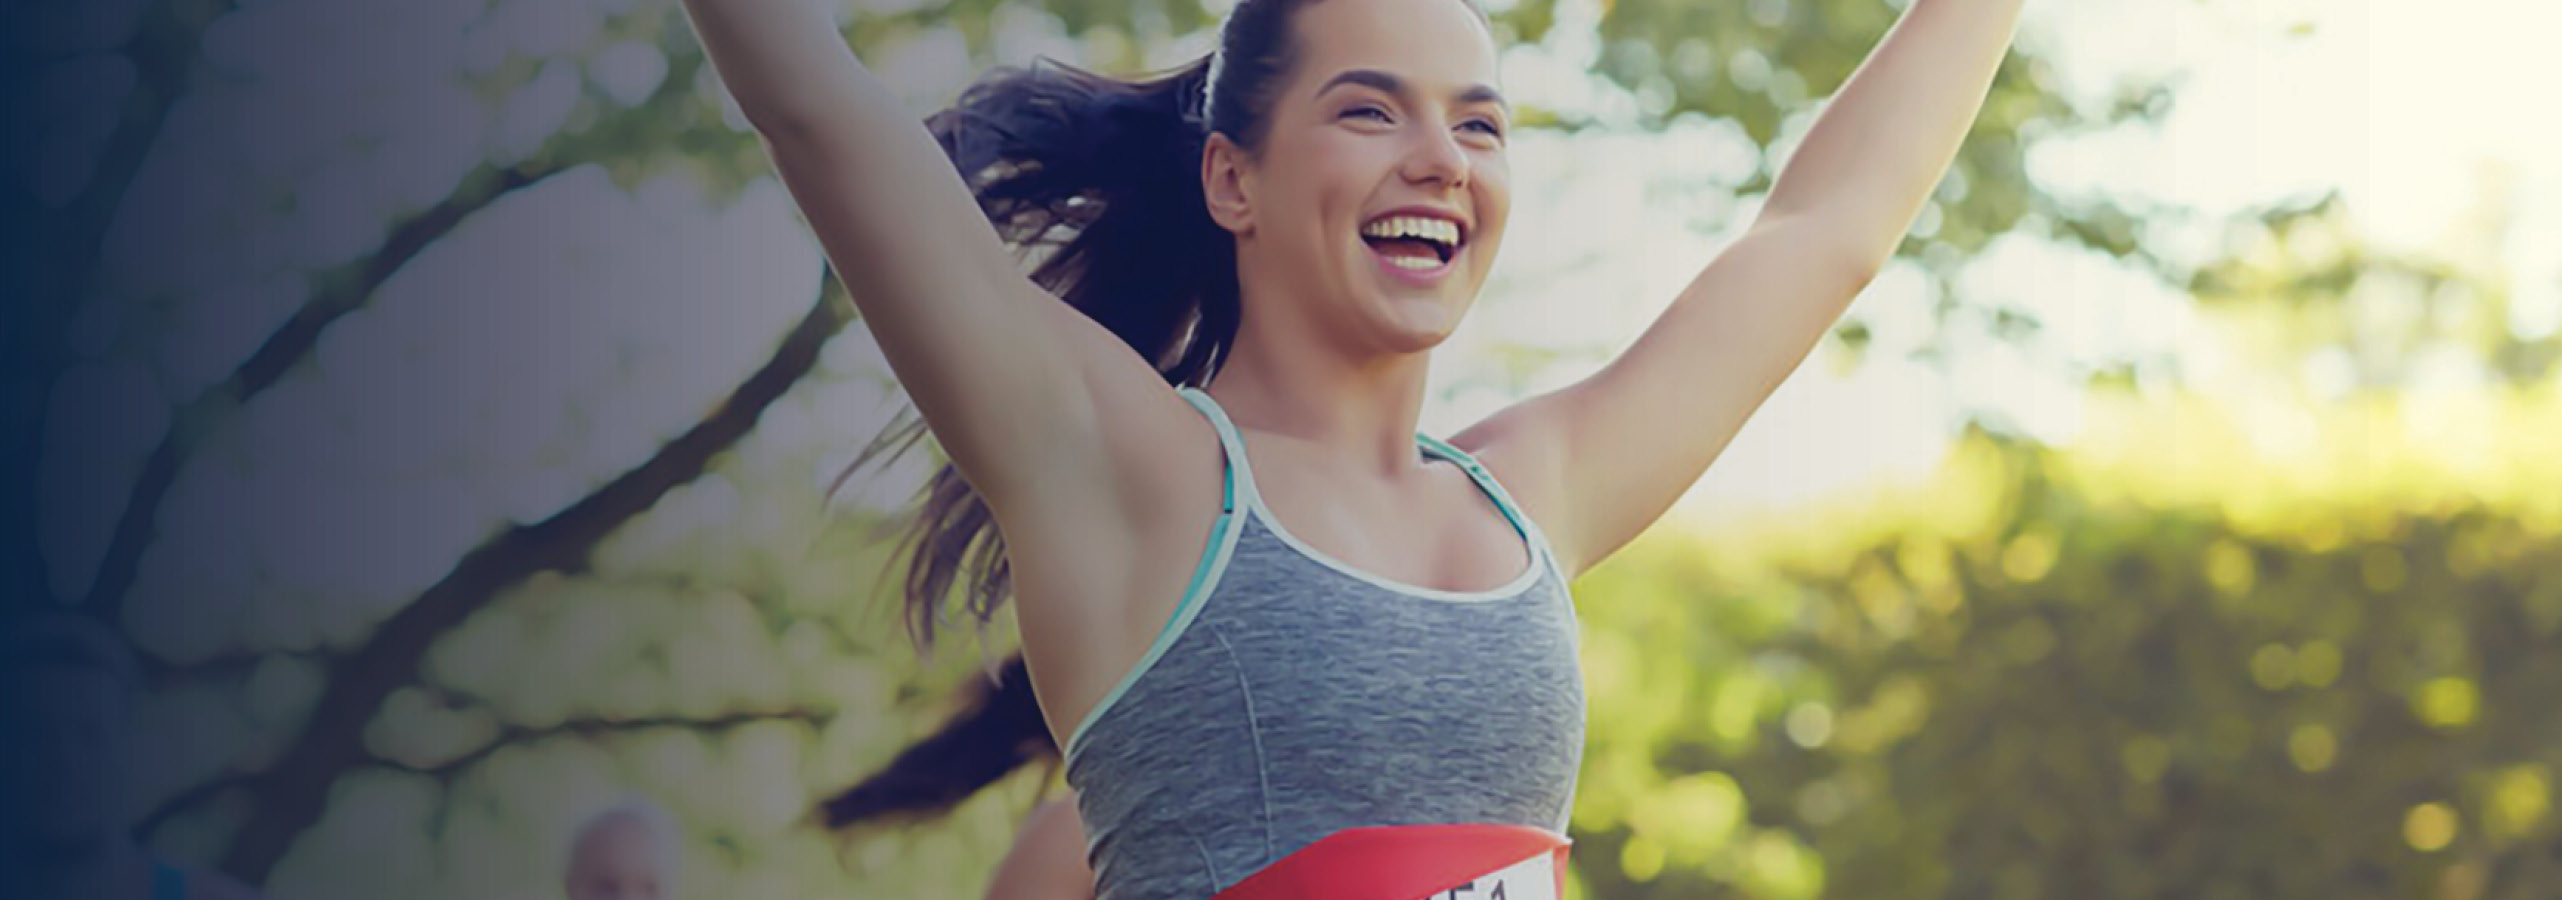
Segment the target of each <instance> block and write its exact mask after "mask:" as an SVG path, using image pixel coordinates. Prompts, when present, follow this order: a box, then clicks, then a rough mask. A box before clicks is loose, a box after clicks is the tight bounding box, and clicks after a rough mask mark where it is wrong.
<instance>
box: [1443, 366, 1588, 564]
mask: <svg viewBox="0 0 2562 900" xmlns="http://www.w3.org/2000/svg"><path fill="white" fill-rule="evenodd" d="M1570 402H1571V401H1570V400H1569V399H1567V398H1566V397H1564V396H1561V395H1559V394H1547V395H1541V396H1536V397H1531V398H1529V399H1526V400H1522V401H1520V402H1518V403H1515V404H1513V405H1511V406H1507V407H1505V408H1503V409H1501V410H1497V411H1496V412H1495V413H1493V414H1492V415H1489V416H1487V417H1485V418H1484V419H1481V420H1479V421H1477V422H1476V423H1475V424H1473V425H1470V426H1468V427H1467V428H1466V429H1463V430H1461V431H1460V432H1459V433H1457V434H1455V435H1452V436H1451V437H1450V445H1451V446H1453V447H1457V448H1459V449H1460V450H1461V451H1464V452H1466V453H1467V454H1468V455H1470V456H1473V457H1476V460H1477V462H1478V463H1480V464H1483V465H1484V466H1485V467H1486V471H1487V472H1488V473H1489V474H1492V475H1493V476H1494V478H1495V481H1497V482H1499V483H1501V484H1502V485H1503V489H1504V493H1507V494H1510V495H1512V499H1513V501H1514V502H1515V503H1518V504H1520V506H1521V511H1522V513H1523V514H1524V515H1527V516H1529V517H1530V519H1531V521H1534V522H1537V523H1538V524H1539V530H1540V531H1542V532H1544V533H1546V534H1547V536H1548V541H1549V544H1550V545H1551V546H1552V547H1553V548H1554V549H1555V550H1556V553H1557V556H1558V561H1559V562H1560V563H1561V564H1562V565H1563V566H1564V567H1565V569H1566V572H1567V574H1568V575H1574V574H1577V573H1579V572H1581V571H1582V565H1581V560H1582V559H1583V557H1582V556H1581V554H1580V552H1579V551H1580V549H1581V548H1578V547H1575V546H1573V545H1572V541H1571V536H1572V535H1574V534H1575V533H1576V531H1575V529H1574V527H1573V521H1572V520H1573V516H1574V509H1573V504H1572V499H1573V498H1572V496H1571V494H1572V491H1570V490H1568V484H1569V481H1570V479H1569V478H1568V475H1569V473H1568V471H1567V468H1568V464H1569V462H1570V460H1569V459H1568V458H1567V457H1568V456H1569V454H1568V453H1567V452H1566V451H1567V447H1568V443H1567V442H1566V441H1565V440H1563V434H1564V432H1565V429H1566V428H1567V427H1569V423H1568V422H1567V421H1566V416H1567V413H1568V412H1569V411H1570V409H1569V403H1570Z"/></svg>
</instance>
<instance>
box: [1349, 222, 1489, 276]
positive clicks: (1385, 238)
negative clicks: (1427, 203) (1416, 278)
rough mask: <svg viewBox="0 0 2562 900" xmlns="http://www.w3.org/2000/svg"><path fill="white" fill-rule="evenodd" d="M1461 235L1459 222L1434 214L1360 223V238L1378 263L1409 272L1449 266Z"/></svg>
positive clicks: (1458, 245) (1457, 250)
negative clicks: (1361, 224)
mask: <svg viewBox="0 0 2562 900" xmlns="http://www.w3.org/2000/svg"><path fill="white" fill-rule="evenodd" d="M1464 238H1465V233H1464V232H1462V231H1461V230H1460V228H1459V223H1457V222H1454V221H1451V220H1449V219H1444V218H1439V217H1436V216H1416V215H1390V216H1381V217H1379V218H1376V219H1372V220H1370V222H1369V224H1366V225H1363V226H1361V241H1362V242H1363V243H1366V244H1369V245H1370V251H1371V252H1372V253H1375V254H1378V256H1379V259H1380V261H1381V262H1383V263H1386V264H1387V265H1389V266H1392V267H1395V268H1399V269H1406V270H1410V271H1430V270H1433V269H1438V268H1441V267H1442V266H1445V265H1448V264H1449V263H1450V259H1451V257H1454V256H1457V255H1458V254H1459V248H1460V247H1461V246H1463V245H1464Z"/></svg>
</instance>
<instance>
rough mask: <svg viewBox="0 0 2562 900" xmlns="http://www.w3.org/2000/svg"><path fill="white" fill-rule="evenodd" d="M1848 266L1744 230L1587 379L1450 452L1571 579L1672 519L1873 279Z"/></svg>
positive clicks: (1834, 255) (1824, 247) (1836, 256)
mask: <svg viewBox="0 0 2562 900" xmlns="http://www.w3.org/2000/svg"><path fill="white" fill-rule="evenodd" d="M1853 258H1854V257H1853V256H1852V255H1851V254H1848V253H1844V252H1839V251H1838V250H1836V249H1835V247H1834V246H1833V244H1832V242H1830V241H1828V240H1826V238H1825V236H1824V235H1823V234H1822V233H1821V231H1820V225H1819V224H1818V223H1817V221H1816V220H1813V219H1807V218H1799V219H1779V220H1765V221H1763V222H1760V223H1756V224H1755V225H1754V227H1753V228H1752V229H1751V230H1749V231H1747V232H1746V233H1745V234H1744V235H1743V236H1742V237H1740V238H1738V239H1736V241H1735V243H1734V244H1733V245H1731V246H1729V247H1727V248H1726V249H1725V250H1724V251H1723V252H1721V253H1719V254H1718V256H1717V257H1716V259H1714V260H1713V261H1711V262H1710V263H1709V264H1708V265H1707V267H1706V268H1704V269H1702V270H1701V271H1700V273H1699V275H1698V276H1697V277H1696V278H1694V279H1692V281H1691V283H1690V284H1689V286H1688V287H1686V288H1684V289H1683V290H1682V292H1681V295H1680V296H1679V297H1677V298H1676V299H1675V300H1674V301H1673V303H1672V305H1671V306H1670V307H1669V308H1667V309H1666V310H1665V311H1664V313H1663V314H1662V315H1661V316H1660V317H1659V318H1657V319H1656V320H1655V322H1654V324H1652V325H1651V326H1649V327H1648V328H1647V329H1646V331H1645V333H1644V334H1642V335H1640V336H1639V337H1638V339H1637V341H1636V343H1635V344H1633V345H1631V346H1630V347H1629V348H1628V349H1627V350H1626V351H1625V352H1623V353H1621V354H1620V355H1619V356H1618V357H1617V358H1615V359H1613V360H1612V361H1611V362H1610V363H1609V364H1608V365H1606V366H1603V367H1602V369H1601V370H1600V371H1598V372H1595V373H1593V374H1592V375H1591V376H1589V377H1586V378H1584V379H1582V380H1581V381H1578V382H1575V383H1573V384H1570V385H1568V386H1566V387H1564V388H1561V389H1558V390H1556V391H1552V392H1549V393H1546V394H1542V395H1539V396H1536V397H1532V398H1530V399H1527V400H1524V401H1521V402H1520V403H1517V404H1515V405H1513V406H1511V407H1508V408H1506V409H1504V410H1501V411H1499V412H1497V413H1496V414H1495V415H1493V416H1490V417H1488V418H1487V420H1486V421H1484V422H1481V423H1478V424H1477V425H1475V426H1473V427H1471V428H1470V429H1468V430H1467V431H1465V432H1462V433H1461V434H1460V435H1459V436H1458V437H1457V438H1455V439H1454V441H1453V442H1454V443H1456V444H1459V445H1460V446H1462V447H1465V448H1468V449H1470V450H1471V452H1474V453H1477V454H1478V455H1479V456H1480V457H1481V458H1483V459H1484V460H1485V461H1486V464H1487V465H1488V466H1489V467H1490V468H1493V469H1495V470H1497V471H1498V472H1499V473H1500V474H1501V476H1502V477H1503V478H1504V479H1505V483H1506V484H1507V485H1511V486H1512V487H1511V490H1512V492H1513V493H1514V494H1515V496H1516V497H1518V498H1520V499H1521V501H1522V503H1523V505H1524V506H1525V507H1530V508H1531V511H1532V512H1534V513H1535V514H1538V515H1540V517H1541V518H1542V521H1543V522H1544V523H1545V524H1543V526H1542V527H1543V529H1545V530H1546V531H1547V532H1548V534H1549V539H1550V543H1551V544H1552V545H1553V546H1554V547H1555V549H1556V551H1557V554H1558V556H1559V559H1560V561H1561V562H1562V563H1564V564H1565V565H1566V566H1567V571H1568V572H1569V573H1570V574H1580V573H1581V572H1582V571H1583V570H1585V569H1588V568H1590V567H1591V566H1592V565H1594V564H1596V563H1598V562H1600V561H1601V560H1602V559H1604V558H1607V557H1608V556H1609V555H1610V554H1612V553H1613V552H1616V551H1617V550H1618V549H1619V548H1620V547H1622V546H1625V545H1626V544H1627V543H1628V542H1629V541H1630V540H1633V539H1634V538H1635V537H1636V536H1637V535H1638V534H1639V533H1640V532H1643V531H1644V530H1645V529H1646V527H1647V526H1649V525H1652V524H1653V523H1654V522H1655V520H1657V519H1659V518H1661V517H1662V516H1663V514H1664V513H1665V511H1667V510H1669V509H1671V508H1672V504H1673V503H1674V501H1676V500H1678V499H1680V497H1681V495H1682V494H1683V493H1685V492H1687V491H1688V490H1689V489H1690V486H1691V485H1692V484H1694V483H1696V482H1697V481H1698V480H1699V477H1700V475H1702V474H1703V473H1705V472H1706V471H1707V469H1708V464H1709V463H1710V462H1712V461H1714V460H1715V459H1716V458H1717V455H1718V454H1719V453H1722V452H1724V450H1725V448H1726V446H1727V445H1728V444H1729V443H1731V442H1732V441H1733V440H1734V437H1735V434H1736V432H1738V431H1740V430H1742V428H1743V425H1744V422H1745V421H1746V420H1747V419H1749V418H1750V417H1751V416H1752V414H1753V411H1754V410H1756V409H1759V408H1760V407H1761V404H1762V401H1763V400H1764V399H1766V398H1768V397H1769V396H1770V393H1771V391H1773V390H1775V389H1776V388H1777V387H1778V386H1779V383H1780V382H1781V381H1782V380H1784V379H1786V378H1787V377H1788V373H1789V372H1791V371H1793V370H1794V369H1795V368H1796V367H1797V365H1798V363H1800V362H1802V361H1803V360H1804V359H1805V358H1806V354H1807V353H1808V352H1810V351H1812V350H1813V349H1814V346H1815V343H1816V342H1817V341H1818V340H1820V339H1822V337H1823V335H1824V332H1825V331H1826V330H1827V329H1829V328H1830V327H1831V325H1832V323H1833V322H1834V321H1835V320H1836V319H1838V318H1839V317H1840V315H1841V312H1842V310H1843V309H1844V308H1845V307H1847V306H1848V305H1849V303H1850V301H1851V299H1852V298H1853V297H1854V296H1856V295H1857V294H1858V292H1859V290H1860V289H1861V287H1863V286H1864V285H1866V284H1867V283H1868V281H1869V279H1870V278H1871V277H1872V271H1871V270H1869V269H1867V268H1866V267H1863V266H1859V265H1855V264H1852V263H1851V262H1846V261H1845V260H1851V259H1853ZM1516 482H1518V484H1517V485H1516V484H1515V483H1516Z"/></svg>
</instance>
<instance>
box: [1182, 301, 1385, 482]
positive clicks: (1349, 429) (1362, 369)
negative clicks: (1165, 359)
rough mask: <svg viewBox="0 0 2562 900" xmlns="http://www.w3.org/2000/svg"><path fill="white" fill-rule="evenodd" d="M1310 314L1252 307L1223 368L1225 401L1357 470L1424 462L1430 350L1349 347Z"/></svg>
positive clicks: (1258, 425) (1263, 427) (1242, 419)
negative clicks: (1419, 435) (1420, 440)
mask: <svg viewBox="0 0 2562 900" xmlns="http://www.w3.org/2000/svg"><path fill="white" fill-rule="evenodd" d="M1248 309H1249V310H1251V309H1252V306H1250V305H1249V306H1248ZM1304 322H1305V320H1304V319H1295V318H1285V317H1257V316H1255V315H1253V314H1252V313H1251V312H1248V313H1247V314H1246V315H1245V316H1244V317H1243V319H1242V320H1241V321H1240V322H1239V327H1238V329H1237V338H1236V345H1235V346H1234V347H1232V348H1230V350H1229V352H1228V356H1227V359H1226V361H1225V362H1223V363H1222V364H1221V365H1220V367H1219V374H1218V378H1217V382H1216V388H1217V390H1216V394H1217V396H1218V398H1219V403H1220V405H1221V406H1223V407H1226V408H1227V409H1228V410H1229V411H1230V412H1231V413H1234V414H1235V415H1236V417H1237V418H1238V419H1239V424H1240V425H1243V424H1245V423H1248V422H1250V423H1252V425H1253V427H1254V428H1255V430H1257V431H1262V432H1267V433H1273V434H1279V435H1283V436H1285V437H1289V438H1292V439H1294V440H1297V441H1301V442H1304V443H1305V444H1307V445H1308V447H1309V448H1311V449H1312V450H1314V451H1315V452H1316V453H1317V454H1318V455H1320V456H1324V457H1328V458H1332V459H1333V460H1334V461H1335V462H1336V463H1338V464H1340V465H1343V466H1345V467H1346V468H1347V470H1348V471H1369V472H1377V473H1380V474H1383V475H1394V474H1398V473H1402V472H1407V471H1411V470H1412V469H1414V468H1416V467H1417V466H1420V465H1421V464H1422V462H1421V460H1420V458H1419V457H1418V455H1417V453H1416V451H1415V443H1414V436H1415V430H1416V426H1417V423H1418V422H1419V421H1420V420H1421V418H1422V412H1423V392H1424V386H1425V381H1426V377H1427V375H1428V374H1429V372H1430V363H1431V357H1430V354H1429V353H1426V352H1404V353H1399V352H1380V351H1370V352H1362V351H1358V350H1353V349H1348V348H1347V344H1348V343H1349V342H1348V341H1345V340H1343V339H1342V338H1341V337H1339V336H1335V335H1328V334H1323V333H1321V332H1318V331H1317V330H1316V329H1314V328H1312V327H1306V326H1305V325H1304V324H1303V323H1304Z"/></svg>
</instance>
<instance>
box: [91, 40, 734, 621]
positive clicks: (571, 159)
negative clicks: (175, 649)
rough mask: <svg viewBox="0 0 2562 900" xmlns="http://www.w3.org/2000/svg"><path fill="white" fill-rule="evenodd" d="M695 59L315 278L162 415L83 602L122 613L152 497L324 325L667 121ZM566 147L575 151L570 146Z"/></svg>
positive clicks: (303, 352)
mask: <svg viewBox="0 0 2562 900" xmlns="http://www.w3.org/2000/svg"><path fill="white" fill-rule="evenodd" d="M700 63H701V61H700V60H699V59H694V60H690V61H689V62H688V63H687V64H686V65H682V66H677V67H674V68H673V70H672V71H671V72H670V74H669V76H668V77H667V78H666V79H665V80H663V81H661V82H660V84H659V87H658V89H657V90H656V91H655V92H653V93H652V94H651V95H650V96H649V97H648V98H647V99H646V100H643V101H642V102H640V103H638V104H634V105H632V106H630V107H627V108H625V109H623V110H621V111H619V112H617V113H615V114H614V115H612V116H609V117H607V118H606V119H605V120H604V121H602V122H599V123H597V124H596V125H595V126H594V127H591V128H588V129H586V130H585V131H582V132H577V133H569V134H562V135H555V136H554V137H553V138H551V139H550V140H548V141H546V142H545V146H544V147H543V149H542V150H541V151H539V152H537V153H535V154H534V156H533V157H532V160H533V161H532V162H527V163H523V164H519V165H514V166H507V167H484V168H483V169H482V170H481V171H478V172H475V173H473V175H472V176H471V177H469V178H466V179H465V180H464V183H463V186H462V187H460V188H457V189H456V190H455V192H454V193H453V194H452V195H450V196H448V197H446V198H445V199H444V200H443V201H442V202H439V203H437V204H436V205H435V206H434V207H431V208H429V209H428V210H426V211H425V212H422V213H419V214H418V215H416V216H414V217H412V218H410V219H409V220H408V221H406V222H403V223H402V224H401V226H400V227H399V228H398V229H397V230H395V231H393V232H392V234H391V236H390V237H388V238H386V239H385V240H384V241H383V244H382V246H381V247H379V248H377V249H376V250H375V251H374V253H373V254H372V255H370V256H368V257H366V258H365V259H363V260H361V261H358V262H354V263H349V264H347V265H346V266H344V267H341V268H340V269H339V270H338V271H336V272H332V273H330V274H329V275H327V276H324V277H323V278H321V279H320V281H321V282H322V283H324V284H333V285H337V287H335V288H331V289H324V290H322V291H320V292H319V293H318V294H315V295H314V296H312V297H311V298H310V299H309V300H307V301H305V302H304V303H303V305H302V307H301V308H300V309H297V310H295V311H294V314H293V316H292V317H291V318H288V319H286V320H285V323H284V325H282V326H281V327H279V328H277V329H276V331H275V332H274V333H272V334H269V335H268V336H267V340H266V341H265V342H264V343H262V344H260V345H259V347H258V351H257V352H256V353H253V354H251V355H250V357H249V359H247V360H245V361H243V362H242V363H241V364H240V366H239V367H238V368H236V369H234V370H233V371H232V373H231V375H230V376H229V377H226V378H224V379H223V380H222V381H220V382H218V383H216V384H214V385H213V386H212V387H209V388H206V389H205V390H204V392H203V393H201V394H198V395H197V396H196V398H195V399H194V400H191V401H188V403H187V405H185V406H183V407H180V408H179V409H178V410H177V412H176V413H175V414H174V415H172V416H171V417H170V421H169V428H168V430H167V431H166V432H164V433H163V434H162V435H161V437H160V443H159V444H158V445H157V446H155V447H153V448H152V451H151V455H150V456H149V457H148V458H146V459H145V460H144V462H143V467H142V473H141V474H140V475H139V476H137V477H136V478H135V479H134V486H133V490H132V492H131V493H130V494H128V495H127V496H126V498H125V508H124V511H123V512H122V513H120V514H118V515H117V517H116V526H115V532H114V533H113V534H112V535H111V536H110V537H109V539H108V542H107V550H106V553H105V554H103V555H102V556H100V557H99V561H98V567H97V569H96V574H95V576H94V577H93V578H92V579H91V580H90V583H89V593H88V596H86V597H85V598H83V599H82V601H81V607H82V608H83V609H86V610H88V611H89V612H91V613H92V614H95V615H97V616H99V617H101V618H104V619H106V620H107V621H110V622H112V621H115V620H116V619H117V617H118V616H119V615H121V613H122V611H123V609H122V608H123V606H124V600H125V594H126V592H127V591H129V590H131V589H132V588H133V582H134V578H135V577H136V576H137V575H138V574H139V572H140V571H141V562H142V553H143V551H144V550H145V549H146V548H148V547H149V546H150V545H151V539H152V537H153V534H152V526H153V523H154V520H155V519H157V518H158V515H159V510H160V504H161V502H162V501H163V500H166V499H167V498H168V495H169V489H170V487H171V486H172V485H173V484H175V483H176V481H177V478H178V471H179V470H180V469H181V468H183V467H184V466H185V465H186V462H187V459H188V458H189V457H191V456H193V455H194V454H195V450H196V447H197V446H198V445H199V444H201V443H202V442H203V440H204V438H205V437H206V435H208V434H210V433H212V431H213V429H214V427H215V425H216V424H217V423H220V422H221V421H223V420H224V419H226V418H228V417H229V416H230V414H231V413H232V412H233V411H235V410H238V409H239V408H241V407H243V406H246V405H248V403H249V401H250V400H251V399H253V398H255V397H257V396H258V394H259V393H260V392H263V391H265V390H266V389H267V388H268V387H269V386H271V385H274V384H275V383H276V380H277V379H280V378H282V377H284V374H285V373H286V372H289V371H292V370H293V367H294V365H295V364H296V363H299V362H301V361H302V360H304V359H305V358H307V357H309V356H310V355H311V351H312V349H313V348H314V347H316V346H318V345H319V343H320V335H321V334H322V333H323V332H324V331H326V330H328V328H329V326H330V325H332V324H334V323H336V322H337V321H338V320H339V319H340V318H341V317H344V316H345V315H347V314H348V313H351V312H354V311H356V310H358V309H361V308H363V307H364V306H365V304H366V303H368V302H370V301H371V300H372V299H373V296H374V293H375V292H376V291H378V290H381V289H382V286H383V285H384V284H385V283H386V282H389V281H390V280H391V278H392V276H394V275H397V274H399V273H400V271H401V269H403V268H405V267H406V266H408V265H409V263H410V262H411V261H412V260H415V259H417V258H418V256H419V254H422V253H424V252H426V250H427V248H428V247H430V246H433V245H434V244H435V243H436V242H437V241H438V240H441V239H443V238H444V237H445V236H446V235H449V234H452V233H453V231H454V229H456V228H459V227H461V225H462V223H463V222H465V221H467V220H469V219H470V218H471V216H472V215H473V214H475V213H478V212H480V211H482V210H485V209H488V208H489V207H491V206H493V205H495V204H496V203H497V202H498V201H499V200H501V199H504V198H505V197H507V196H509V195H511V194H513V193H515V192H516V191H519V190H522V189H524V188H528V187H532V186H534V185H536V184H539V183H541V182H542V181H543V180H544V179H546V178H549V177H551V176H553V175H557V174H559V173H561V172H565V171H568V170H570V169H574V168H577V167H579V166H581V165H585V164H587V163H590V162H598V161H603V160H606V159H610V158H613V157H614V156H615V155H616V154H617V153H619V152H620V151H621V150H622V149H623V148H624V147H625V146H627V144H625V143H622V142H615V141H605V142H598V143H597V144H596V146H595V147H594V148H592V149H591V148H587V147H583V146H581V145H582V144H585V143H587V140H586V139H587V137H588V136H589V135H593V134H598V133H605V134H616V133H620V132H623V131H628V130H631V129H633V128H638V127H644V126H648V125H652V124H656V123H660V122H664V121H666V120H668V119H669V118H670V112H669V108H670V107H671V106H674V105H677V104H683V103H690V102H693V79H692V77H691V74H690V73H691V72H692V71H693V70H694V68H695V67H697V66H699V65H700ZM645 145H651V146H654V145H655V144H645ZM573 149H577V150H579V151H583V152H572V151H573Z"/></svg>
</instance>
